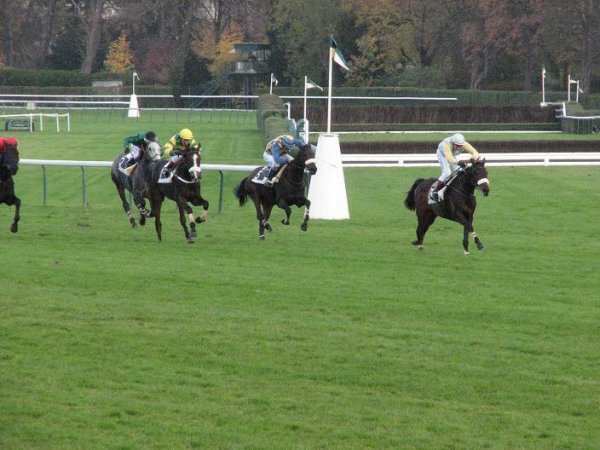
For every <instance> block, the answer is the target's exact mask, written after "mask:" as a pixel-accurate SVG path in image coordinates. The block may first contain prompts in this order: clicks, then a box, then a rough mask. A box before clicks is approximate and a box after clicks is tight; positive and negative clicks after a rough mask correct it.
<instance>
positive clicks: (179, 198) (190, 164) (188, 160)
mask: <svg viewBox="0 0 600 450" xmlns="http://www.w3.org/2000/svg"><path fill="white" fill-rule="evenodd" d="M200 162H201V157H200V153H199V152H198V151H197V150H188V151H186V152H184V153H183V160H181V162H180V163H179V164H178V165H177V167H176V168H175V169H174V170H175V174H174V175H173V178H172V180H171V182H170V183H158V178H159V176H160V172H161V170H162V168H163V167H164V166H165V164H166V163H167V161H164V160H162V161H158V162H157V163H156V164H153V165H152V170H151V171H150V173H149V175H150V177H149V178H148V177H147V178H146V179H147V180H149V183H150V217H154V226H155V228H156V235H157V237H158V240H159V241H161V242H162V223H161V220H160V210H161V205H162V202H163V200H164V199H165V197H166V198H169V199H171V200H173V201H174V202H175V203H176V204H177V209H178V210H179V223H181V227H182V228H183V231H184V233H185V238H186V239H187V241H188V243H190V244H192V243H194V241H195V240H196V236H197V233H196V223H202V222H205V221H206V216H207V215H208V206H209V204H208V201H207V200H205V199H204V198H203V197H202V194H201V192H200V178H201V173H202V169H201V168H200ZM188 203H191V204H192V205H194V206H199V205H202V214H201V215H200V217H196V218H194V213H193V211H192V207H191V206H190V205H189V204H188ZM186 213H187V215H188V218H189V225H190V228H189V230H188V227H187V224H186V216H185V214H186Z"/></svg>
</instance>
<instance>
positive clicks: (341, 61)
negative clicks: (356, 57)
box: [329, 35, 350, 70]
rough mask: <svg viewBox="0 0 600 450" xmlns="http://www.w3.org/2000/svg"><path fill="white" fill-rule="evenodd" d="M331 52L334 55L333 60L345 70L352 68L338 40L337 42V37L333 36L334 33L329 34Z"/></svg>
mask: <svg viewBox="0 0 600 450" xmlns="http://www.w3.org/2000/svg"><path fill="white" fill-rule="evenodd" d="M329 52H330V54H331V56H332V57H333V60H334V61H335V62H336V63H337V64H338V65H339V66H340V67H342V68H343V69H345V70H350V68H349V67H348V64H347V63H346V59H345V58H344V55H343V54H342V52H341V51H340V49H339V48H338V45H337V42H335V39H334V38H333V35H331V36H329Z"/></svg>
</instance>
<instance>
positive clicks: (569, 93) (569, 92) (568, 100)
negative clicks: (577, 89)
mask: <svg viewBox="0 0 600 450" xmlns="http://www.w3.org/2000/svg"><path fill="white" fill-rule="evenodd" d="M567 102H569V103H571V74H569V77H568V80H567Z"/></svg>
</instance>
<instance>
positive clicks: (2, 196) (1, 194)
mask: <svg viewBox="0 0 600 450" xmlns="http://www.w3.org/2000/svg"><path fill="white" fill-rule="evenodd" d="M17 170H19V150H18V149H17V146H16V145H13V144H6V145H5V146H4V151H3V152H1V153H0V203H6V204H7V205H8V206H11V205H15V216H14V218H13V223H12V225H11V226H10V231H11V232H13V233H16V232H17V231H18V230H19V225H18V224H19V219H20V218H21V216H20V215H19V211H20V210H21V200H20V199H19V197H17V196H16V195H15V183H14V181H13V176H14V175H16V173H17Z"/></svg>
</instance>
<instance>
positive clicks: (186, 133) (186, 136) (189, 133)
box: [179, 128, 194, 141]
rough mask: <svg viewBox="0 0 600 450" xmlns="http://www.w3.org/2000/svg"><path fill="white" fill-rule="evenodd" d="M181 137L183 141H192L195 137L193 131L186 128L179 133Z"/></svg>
mask: <svg viewBox="0 0 600 450" xmlns="http://www.w3.org/2000/svg"><path fill="white" fill-rule="evenodd" d="M179 137H180V138H181V139H185V140H188V141H191V140H192V139H194V135H193V134H192V131H191V130H190V129H188V128H184V129H182V130H181V131H180V132H179Z"/></svg>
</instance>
